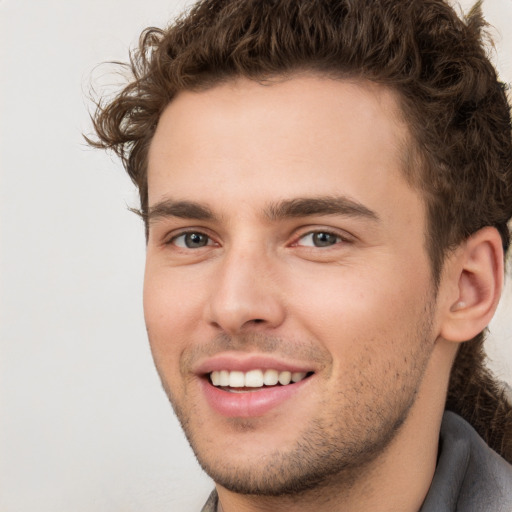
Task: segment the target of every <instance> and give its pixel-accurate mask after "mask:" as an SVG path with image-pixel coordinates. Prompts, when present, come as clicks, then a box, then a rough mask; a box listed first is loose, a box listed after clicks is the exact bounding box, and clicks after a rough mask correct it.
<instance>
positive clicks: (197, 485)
mask: <svg viewBox="0 0 512 512" xmlns="http://www.w3.org/2000/svg"><path fill="white" fill-rule="evenodd" d="M469 4H470V2H464V7H465V8H467V6H468V5H469ZM184 5H185V0H183V1H176V0H146V1H144V2H141V1H140V0H87V1H78V0H39V1H35V0H0V166H1V167H0V169H1V174H0V230H1V231H0V236H1V238H0V265H1V268H0V287H1V288H0V292H1V295H0V300H1V309H0V315H1V316H0V350H1V352H0V512H18V511H23V512H29V511H30V512H33V511H38V512H50V511H51V512H82V511H83V512H91V511H94V512H121V511H122V512H132V511H133V512H134V511H141V510H151V511H152V512H160V511H164V510H165V511H197V510H200V508H201V505H202V503H203V502H204V501H205V499H206V497H207V495H208V493H209V491H210V489H211V487H212V483H211V482H210V481H209V480H208V478H207V477H205V476H204V475H203V474H202V473H201V471H200V469H199V468H198V466H197V464H196V462H195V460H194V458H193V455H192V453H191V451H190V449H189V448H188V445H187V444H186V441H185V440H184V437H183V435H182V434H181V431H180V429H179V426H178V424H177V422H176V420H175V419H174V416H173V414H172V412H171V409H170V406H169V404H168V403H167V399H166V398H165V396H164V393H163V391H162V390H161V389H160V384H159V381H158V379H157V376H156V372H155V371H154V369H153V365H152V361H151V357H150V353H149V349H148V346H147V342H146V334H145V329H144V323H143V317H142V303H141V288H142V275H143V264H144V238H143V226H142V224H141V222H140V221H139V220H138V219H137V218H136V216H135V215H133V214H132V213H129V212H128V211H127V205H128V206H136V205H137V195H136V192H135V190H134V188H133V186H132V185H131V182H130V181H129V180H128V178H127V177H126V176H125V175H124V172H123V170H122V169H121V166H120V164H119V162H118V161H116V160H115V159H114V158H110V157H109V156H107V155H105V154H103V153H102V152H100V151H93V150H91V149H88V148H87V147H86V145H85V143H84V142H83V140H82V137H81V133H82V132H84V131H85V132H90V123H89V120H88V115H87V108H88V107H90V105H88V104H87V99H86V96H87V94H88V90H89V83H90V80H91V76H92V77H93V78H94V80H97V79H100V80H101V81H102V82H103V83H109V81H114V80H115V78H114V77H112V76H111V75H108V69H106V68H103V67H100V68H96V69H95V66H96V65H97V64H98V63H100V62H103V61H108V60H114V59H118V60H125V59H126V56H127V51H128V48H129V47H131V46H133V45H134V44H135V43H136V40H137V37H138V34H139V33H140V31H141V30H142V29H143V28H144V27H146V26H148V25H157V26H163V25H165V24H166V23H167V21H168V20H170V19H171V18H172V17H173V16H174V14H175V13H177V12H178V11H181V10H182V8H183V6H184ZM485 11H486V13H487V15H488V18H489V20H490V21H491V23H493V25H494V26H495V27H496V30H495V31H494V37H495V39H496V42H497V43H498V53H497V54H495V55H494V57H493V58H494V60H495V62H497V63H498V65H499V68H500V70H501V75H502V79H503V80H505V81H507V82H510V81H511V80H512V33H511V32H510V29H509V31H508V32H507V31H506V28H507V27H510V26H512V24H511V23H512V0H487V3H486V5H485ZM506 295H507V297H508V298H507V300H506V302H504V303H503V304H502V306H501V308H500V311H499V314H498V317H497V319H496V320H495V322H494V323H493V325H492V338H491V339H490V340H489V343H488V350H489V353H490V355H491V357H492V359H493V363H492V364H493V367H494V368H495V369H496V371H497V372H498V373H499V374H500V375H501V377H502V378H504V379H506V380H508V381H509V382H512V319H511V317H512V315H511V314H510V313H511V311H512V290H511V286H510V284H509V285H508V289H507V292H506Z"/></svg>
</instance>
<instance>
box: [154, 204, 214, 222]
mask: <svg viewBox="0 0 512 512" xmlns="http://www.w3.org/2000/svg"><path fill="white" fill-rule="evenodd" d="M144 217H145V220H146V222H148V223H151V222H154V221H156V220H157V219H160V218H165V217H178V218H181V219H196V220H215V219H216V216H215V215H214V214H213V212H212V211H211V210H210V208H208V206H205V205H202V204H199V203H196V202H194V201H175V200H173V199H164V200H163V201H159V202H158V203H155V204H154V205H152V206H150V207H149V209H148V212H147V214H146V215H145V216H144Z"/></svg>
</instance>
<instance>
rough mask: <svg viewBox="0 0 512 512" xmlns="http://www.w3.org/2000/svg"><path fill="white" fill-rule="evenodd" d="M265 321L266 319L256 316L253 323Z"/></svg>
mask: <svg viewBox="0 0 512 512" xmlns="http://www.w3.org/2000/svg"><path fill="white" fill-rule="evenodd" d="M264 321H265V320H262V319H261V318H255V319H254V320H253V323H255V324H261V323H263V322H264Z"/></svg>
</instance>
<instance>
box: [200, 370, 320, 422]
mask: <svg viewBox="0 0 512 512" xmlns="http://www.w3.org/2000/svg"><path fill="white" fill-rule="evenodd" d="M310 379H311V377H309V378H306V379H304V380H301V381H300V382H296V383H294V384H288V385H287V386H275V387H268V388H265V387H264V388H262V389H260V390H258V391H247V392H241V393H231V392H229V391H223V390H222V389H219V388H216V387H215V386H213V385H212V384H211V383H210V381H209V380H208V379H202V382H201V385H202V388H203V392H204V394H205V396H206V400H207V401H208V404H209V405H210V407H211V408H212V409H213V410H215V411H216V412H217V413H219V414H221V415H222V416H225V417H228V418H251V417H257V416H263V415H264V414H266V413H267V412H268V411H270V410H271V409H274V408H275V407H277V406H279V405H281V404H282V403H284V402H286V401H287V400H289V399H291V398H292V397H293V396H294V395H295V394H296V393H297V392H298V391H299V390H300V389H301V388H302V387H303V385H304V384H305V383H306V382H307V381H309V380H310Z"/></svg>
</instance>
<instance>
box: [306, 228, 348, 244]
mask: <svg viewBox="0 0 512 512" xmlns="http://www.w3.org/2000/svg"><path fill="white" fill-rule="evenodd" d="M340 242H343V238H342V237H341V236H339V235H336V234H334V233H329V232H328V231H312V232H311V233H306V234H305V235H303V236H301V237H300V238H299V240H298V241H297V245H301V246H303V247H330V246H331V245H336V244H339V243H340Z"/></svg>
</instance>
